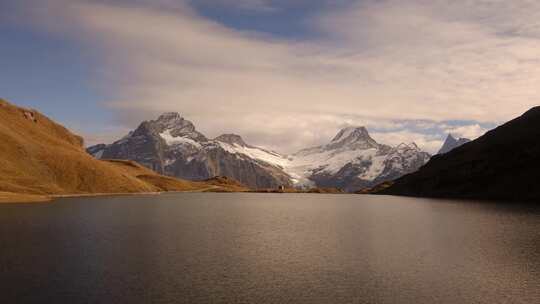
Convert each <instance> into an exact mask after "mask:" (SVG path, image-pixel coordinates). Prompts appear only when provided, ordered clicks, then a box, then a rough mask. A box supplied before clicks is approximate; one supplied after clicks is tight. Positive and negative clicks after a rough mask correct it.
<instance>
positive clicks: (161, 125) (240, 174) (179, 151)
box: [88, 113, 291, 189]
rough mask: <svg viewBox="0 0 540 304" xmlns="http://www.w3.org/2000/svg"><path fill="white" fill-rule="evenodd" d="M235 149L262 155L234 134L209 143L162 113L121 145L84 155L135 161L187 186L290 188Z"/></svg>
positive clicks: (277, 171) (276, 172)
mask: <svg viewBox="0 0 540 304" xmlns="http://www.w3.org/2000/svg"><path fill="white" fill-rule="evenodd" d="M236 147H240V148H249V149H252V150H256V151H257V152H259V153H261V154H264V153H268V152H266V151H264V150H262V149H258V148H255V147H251V146H249V145H247V144H246V143H245V142H244V141H243V139H242V138H241V137H240V136H238V135H234V134H226V135H221V136H219V137H218V138H216V139H215V140H209V139H208V138H206V137H205V136H204V135H203V134H201V133H199V132H198V131H197V130H196V129H195V126H194V125H193V124H192V123H191V122H190V121H188V120H185V119H184V118H182V117H181V116H180V115H179V114H178V113H165V114H163V115H161V116H160V117H159V118H158V119H157V120H153V121H145V122H143V123H141V125H140V126H139V127H138V128H137V129H136V130H135V131H133V132H130V134H128V135H127V136H126V137H124V138H122V139H121V140H119V141H116V142H114V143H113V144H111V145H97V146H93V147H90V148H88V152H89V153H91V154H92V155H94V156H96V157H98V158H103V159H130V160H135V161H137V162H139V163H141V164H143V165H144V166H146V167H148V168H151V169H153V170H155V171H157V172H159V173H162V174H166V175H170V176H175V177H181V178H185V179H190V180H205V179H209V178H212V177H215V176H228V177H231V178H233V179H235V180H238V181H240V182H241V183H243V184H245V185H247V186H249V187H251V188H254V189H257V188H276V187H278V186H280V185H291V183H290V179H289V176H288V175H287V174H286V173H284V172H283V171H282V170H281V168H279V167H275V166H274V165H272V164H270V163H266V162H263V161H259V160H257V159H253V158H251V157H249V156H247V155H244V154H242V153H238V151H235V148H236Z"/></svg>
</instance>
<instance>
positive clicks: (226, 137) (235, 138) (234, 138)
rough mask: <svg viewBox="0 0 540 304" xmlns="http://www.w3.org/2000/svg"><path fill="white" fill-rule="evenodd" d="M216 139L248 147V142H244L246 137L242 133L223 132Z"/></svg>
mask: <svg viewBox="0 0 540 304" xmlns="http://www.w3.org/2000/svg"><path fill="white" fill-rule="evenodd" d="M215 140H217V141H220V142H224V143H227V144H230V145H234V144H237V145H239V146H242V147H247V144H246V143H245V142H244V139H242V137H241V136H240V135H236V134H222V135H220V136H218V137H216V138H215Z"/></svg>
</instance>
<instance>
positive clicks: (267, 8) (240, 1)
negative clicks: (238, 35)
mask: <svg viewBox="0 0 540 304" xmlns="http://www.w3.org/2000/svg"><path fill="white" fill-rule="evenodd" d="M193 1H194V2H197V3H196V4H206V5H212V6H214V7H215V6H219V7H221V8H225V9H237V10H243V11H250V12H258V13H261V12H262V13H270V12H275V11H277V10H278V8H277V6H275V5H274V4H273V3H272V2H273V1H271V0H193ZM194 4H195V3H194Z"/></svg>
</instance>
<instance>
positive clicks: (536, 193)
mask: <svg viewBox="0 0 540 304" xmlns="http://www.w3.org/2000/svg"><path fill="white" fill-rule="evenodd" d="M538 181H540V107H535V108H532V109H531V110H529V111H528V112H526V113H525V114H523V115H522V116H521V117H519V118H516V119H514V120H512V121H510V122H508V123H506V124H504V125H502V126H500V127H498V128H496V129H494V130H492V131H489V132H488V133H486V134H485V135H484V136H482V137H480V138H478V139H477V140H474V141H472V142H469V143H467V144H464V145H462V146H461V147H458V148H456V149H454V150H453V151H451V152H449V153H446V154H443V155H436V156H433V157H432V158H431V160H430V161H429V162H428V163H427V164H426V165H425V166H424V167H422V168H421V169H420V170H419V171H418V172H415V173H412V174H409V175H406V176H404V177H402V178H400V179H398V180H396V181H395V182H394V184H393V185H392V186H391V187H389V188H387V189H384V190H382V191H380V192H378V193H380V194H391V195H405V196H419V197H447V198H477V199H494V200H514V201H515V200H527V201H540V187H538Z"/></svg>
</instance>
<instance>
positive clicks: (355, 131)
mask: <svg viewBox="0 0 540 304" xmlns="http://www.w3.org/2000/svg"><path fill="white" fill-rule="evenodd" d="M367 138H369V139H371V137H370V136H369V133H368V131H367V129H366V127H363V126H361V127H346V128H343V129H341V130H340V131H339V132H338V134H337V135H336V136H335V137H334V139H332V142H340V141H343V140H358V139H367Z"/></svg>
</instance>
